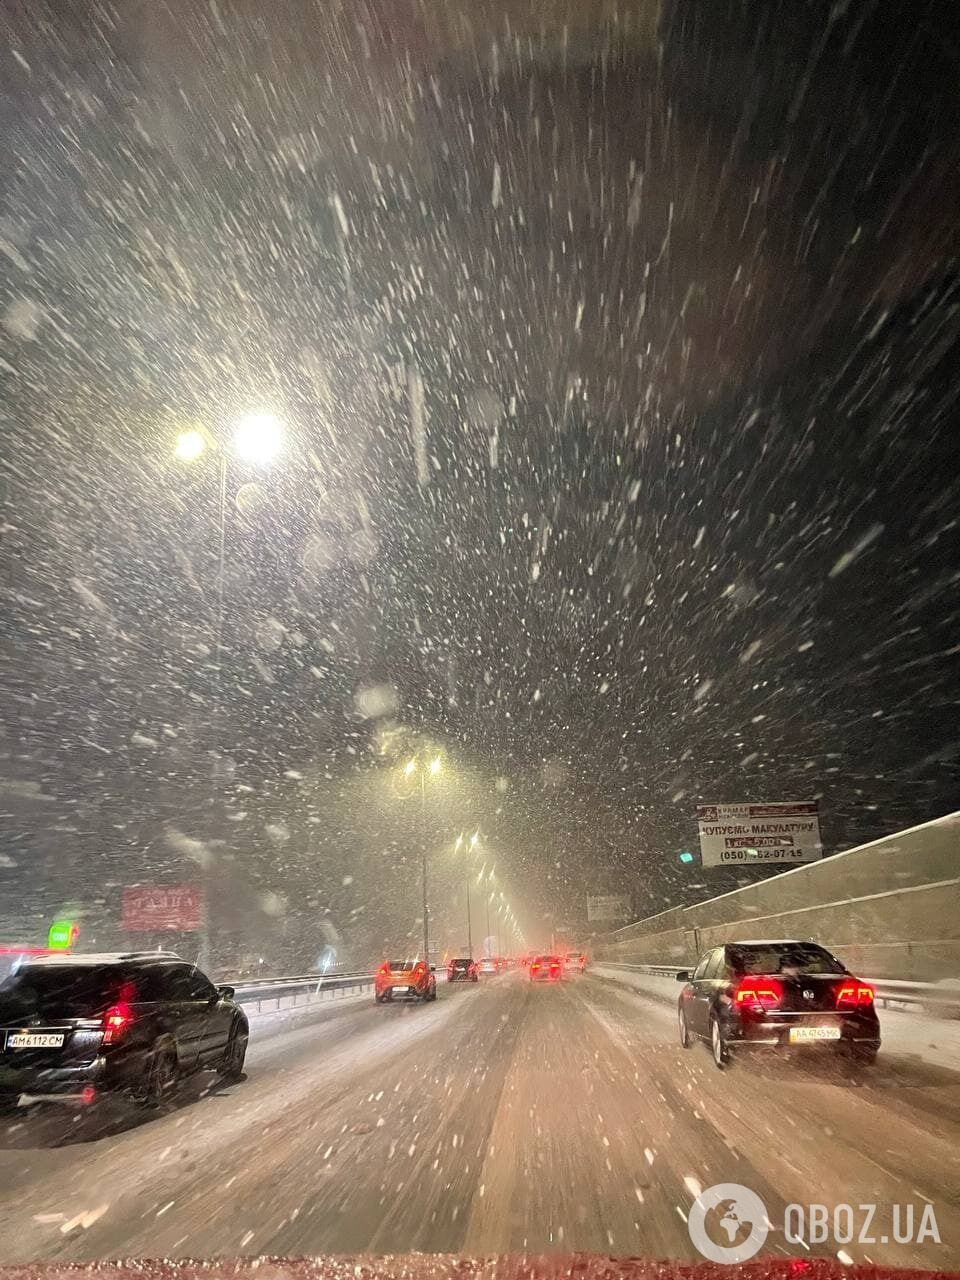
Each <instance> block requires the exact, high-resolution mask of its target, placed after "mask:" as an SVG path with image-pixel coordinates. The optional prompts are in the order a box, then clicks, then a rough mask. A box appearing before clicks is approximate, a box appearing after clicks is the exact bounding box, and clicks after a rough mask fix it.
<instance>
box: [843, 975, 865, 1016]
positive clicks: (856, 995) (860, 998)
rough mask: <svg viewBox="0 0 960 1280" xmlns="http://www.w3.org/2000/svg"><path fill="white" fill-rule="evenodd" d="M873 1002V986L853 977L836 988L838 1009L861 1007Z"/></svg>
mask: <svg viewBox="0 0 960 1280" xmlns="http://www.w3.org/2000/svg"><path fill="white" fill-rule="evenodd" d="M872 1004H873V987H871V986H870V983H869V982H861V980H860V979H859V978H855V979H854V980H853V981H852V982H845V983H843V985H842V986H840V987H838V988H837V1008H838V1009H863V1008H865V1007H868V1006H869V1005H872Z"/></svg>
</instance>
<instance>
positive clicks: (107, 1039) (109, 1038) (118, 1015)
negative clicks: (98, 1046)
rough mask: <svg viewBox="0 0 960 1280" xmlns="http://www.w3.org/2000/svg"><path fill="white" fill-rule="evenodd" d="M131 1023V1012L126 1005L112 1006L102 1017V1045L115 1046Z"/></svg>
mask: <svg viewBox="0 0 960 1280" xmlns="http://www.w3.org/2000/svg"><path fill="white" fill-rule="evenodd" d="M132 1021H133V1010H132V1009H131V1008H130V1006H129V1005H128V1004H114V1005H111V1006H110V1008H109V1009H108V1010H107V1011H106V1013H105V1014H104V1015H103V1043H104V1044H116V1042H117V1041H118V1040H119V1039H120V1037H121V1036H122V1035H123V1033H124V1032H125V1031H126V1029H127V1027H128V1026H129V1025H130V1023H131V1022H132Z"/></svg>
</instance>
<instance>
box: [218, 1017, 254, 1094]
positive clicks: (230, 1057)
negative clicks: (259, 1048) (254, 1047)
mask: <svg viewBox="0 0 960 1280" xmlns="http://www.w3.org/2000/svg"><path fill="white" fill-rule="evenodd" d="M249 1038H250V1033H249V1032H248V1031H244V1029H243V1027H242V1026H241V1025H240V1023H239V1022H235V1023H234V1025H233V1030H232V1031H231V1032H230V1039H229V1040H228V1041H227V1047H226V1049H225V1050H224V1052H223V1061H222V1062H221V1064H220V1069H219V1074H220V1076H222V1078H223V1079H224V1080H241V1079H242V1078H243V1062H244V1059H245V1058H246V1056H247V1041H248V1040H249Z"/></svg>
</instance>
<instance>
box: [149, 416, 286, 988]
mask: <svg viewBox="0 0 960 1280" xmlns="http://www.w3.org/2000/svg"><path fill="white" fill-rule="evenodd" d="M282 435H283V427H282V424H281V422H280V419H279V418H278V417H277V416H276V414H272V413H264V412H257V413H249V414H247V415H246V416H244V417H242V418H240V419H238V421H237V422H236V423H235V424H234V435H233V452H234V453H235V454H236V456H237V457H239V458H241V459H242V460H244V461H245V462H252V463H261V464H263V463H267V462H269V461H270V460H271V459H272V458H273V457H274V456H275V455H276V453H277V452H278V450H279V448H280V442H281V439H282ZM208 447H211V448H214V449H216V444H215V442H214V441H213V440H212V439H211V438H210V437H209V436H208V435H207V433H206V432H205V431H203V430H201V429H198V428H196V427H193V428H189V429H187V430H185V431H181V432H180V434H179V435H178V436H177V438H176V440H175V442H174V446H173V456H174V458H176V460H177V461H178V462H183V463H186V464H188V465H189V464H192V463H195V462H197V461H198V460H199V459H200V458H201V457H202V456H203V454H204V453H206V451H207V448H208ZM218 452H219V455H220V456H219V462H220V485H219V488H220V503H219V506H220V511H219V521H218V523H219V532H218V543H219V556H218V566H217V612H216V623H215V637H214V638H215V643H214V653H215V660H214V672H213V675H214V696H213V712H212V715H211V726H212V729H213V739H214V744H215V749H216V750H217V753H218V761H219V747H220V741H219V739H220V735H219V709H220V685H221V667H222V666H223V579H224V563H225V560H226V546H227V466H228V463H229V451H228V450H227V449H226V448H220V449H219V450H218ZM215 778H216V774H215ZM216 799H217V787H216V782H214V794H213V796H212V800H213V802H214V803H215V802H216ZM208 878H209V877H208V875H207V873H206V872H204V886H203V889H204V892H203V914H202V928H201V941H200V946H201V954H200V965H201V967H202V968H204V969H209V967H210V954H209V953H210V928H209V908H208V905H207V898H208V891H207V884H206V881H207V879H208ZM260 963H262V959H261V961H260Z"/></svg>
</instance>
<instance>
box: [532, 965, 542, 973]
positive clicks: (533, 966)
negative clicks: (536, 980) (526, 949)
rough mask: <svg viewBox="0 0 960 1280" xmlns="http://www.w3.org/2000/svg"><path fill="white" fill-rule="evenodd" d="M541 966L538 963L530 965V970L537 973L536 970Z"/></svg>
mask: <svg viewBox="0 0 960 1280" xmlns="http://www.w3.org/2000/svg"><path fill="white" fill-rule="evenodd" d="M539 968H540V966H539V965H538V964H532V965H531V966H530V972H531V973H536V971H537V970H538V969H539Z"/></svg>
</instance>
